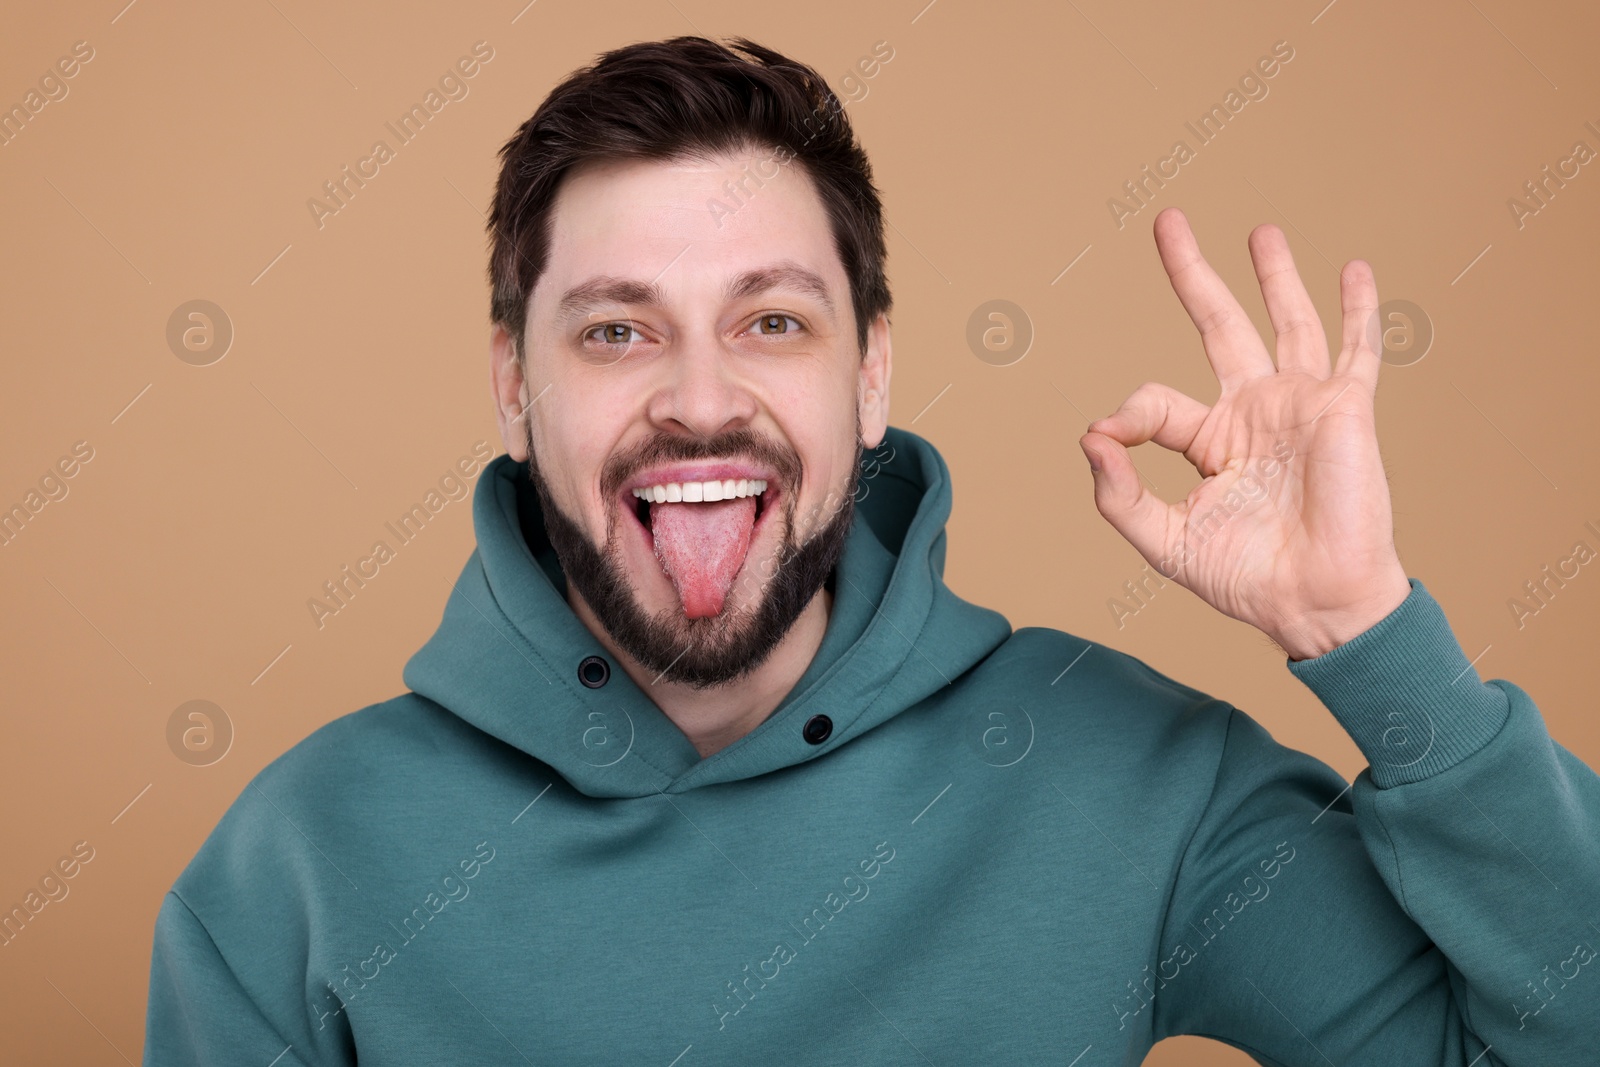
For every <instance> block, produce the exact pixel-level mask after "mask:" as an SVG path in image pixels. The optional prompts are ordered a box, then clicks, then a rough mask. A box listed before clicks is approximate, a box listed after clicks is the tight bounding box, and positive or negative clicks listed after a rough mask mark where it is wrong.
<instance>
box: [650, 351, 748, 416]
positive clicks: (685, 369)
mask: <svg viewBox="0 0 1600 1067" xmlns="http://www.w3.org/2000/svg"><path fill="white" fill-rule="evenodd" d="M735 358H736V357H735V356H733V355H731V354H730V353H728V352H726V351H724V350H723V348H722V347H721V346H719V345H718V344H716V342H715V341H714V340H712V339H709V338H706V339H701V338H686V339H685V340H684V341H683V342H681V343H680V346H679V347H677V348H676V349H675V350H674V351H671V352H668V353H666V358H665V359H663V360H661V361H660V364H661V366H662V377H661V379H660V380H659V382H658V384H657V386H656V388H655V391H654V392H653V393H652V394H651V396H650V401H649V418H650V421H651V422H652V423H653V424H655V425H656V426H657V427H659V428H661V429H664V430H669V431H673V432H678V433H684V432H687V433H691V434H694V435H696V436H698V437H714V436H716V435H717V434H719V433H724V432H726V431H728V430H733V429H738V428H740V427H743V426H746V425H748V424H749V423H750V421H751V420H752V419H754V418H755V415H756V397H755V394H754V393H753V392H752V391H751V390H750V388H749V386H748V383H746V382H745V381H744V380H743V378H742V377H741V375H740V373H739V371H738V368H737V367H736V366H735V365H734V363H733V360H734V359H735Z"/></svg>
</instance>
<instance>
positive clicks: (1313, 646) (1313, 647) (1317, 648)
mask: <svg viewBox="0 0 1600 1067" xmlns="http://www.w3.org/2000/svg"><path fill="white" fill-rule="evenodd" d="M1410 595H1411V581H1410V579H1409V578H1407V577H1406V573H1405V570H1404V569H1403V568H1400V567H1399V566H1398V564H1397V565H1396V568H1395V570H1394V571H1393V572H1391V573H1390V575H1389V576H1388V577H1386V578H1385V579H1384V580H1383V581H1382V582H1380V583H1377V586H1376V587H1375V589H1374V591H1373V593H1372V594H1371V595H1370V596H1369V597H1367V598H1366V599H1364V600H1363V601H1361V602H1360V603H1359V604H1356V605H1352V606H1347V607H1344V608H1340V609H1338V610H1334V611H1317V612H1308V613H1306V614H1303V615H1299V616H1296V617H1295V618H1294V623H1293V625H1292V628H1290V629H1289V630H1287V631H1286V632H1284V633H1279V634H1273V635H1272V638H1273V640H1274V641H1276V642H1277V643H1278V646H1279V647H1280V648H1282V649H1283V650H1284V652H1285V653H1286V654H1287V655H1288V657H1289V658H1290V659H1291V660H1296V661H1299V660H1308V659H1315V658H1316V657H1318V656H1322V655H1326V654H1327V653H1329V652H1332V651H1333V650H1334V649H1336V648H1338V647H1339V646H1340V645H1343V644H1346V643H1348V642H1350V641H1352V640H1354V639H1355V638H1356V637H1358V636H1360V635H1361V634H1363V633H1365V632H1367V631H1368V630H1370V629H1372V627H1374V626H1376V625H1377V624H1378V623H1379V622H1381V621H1383V619H1384V618H1385V617H1386V616H1388V615H1389V614H1391V613H1392V612H1393V611H1394V610H1395V609H1396V608H1398V607H1399V606H1400V605H1401V604H1402V603H1403V602H1404V601H1405V599H1406V597H1408V596H1410Z"/></svg>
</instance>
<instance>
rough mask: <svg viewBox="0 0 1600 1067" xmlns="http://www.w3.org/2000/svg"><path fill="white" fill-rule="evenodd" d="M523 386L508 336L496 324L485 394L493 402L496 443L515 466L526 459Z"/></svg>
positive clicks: (526, 431)
mask: <svg viewBox="0 0 1600 1067" xmlns="http://www.w3.org/2000/svg"><path fill="white" fill-rule="evenodd" d="M523 386H524V381H523V377H522V364H521V362H520V361H519V360H518V359H517V351H516V347H515V346H514V345H513V344H512V343H511V334H510V333H508V332H507V331H506V328H505V327H504V326H500V325H498V324H497V325H496V326H495V328H494V333H493V334H491V335H490V337H489V392H490V394H491V395H492V396H493V398H494V417H495V421H496V422H497V423H498V424H499V426H500V440H501V442H502V443H503V444H504V445H505V448H506V452H507V453H509V454H510V456H511V458H512V459H514V460H516V461H517V462H518V463H525V462H527V459H528V429H527V427H526V426H524V425H523V420H524V419H526V418H527V417H528V394H527V390H526V389H525V388H524V387H523Z"/></svg>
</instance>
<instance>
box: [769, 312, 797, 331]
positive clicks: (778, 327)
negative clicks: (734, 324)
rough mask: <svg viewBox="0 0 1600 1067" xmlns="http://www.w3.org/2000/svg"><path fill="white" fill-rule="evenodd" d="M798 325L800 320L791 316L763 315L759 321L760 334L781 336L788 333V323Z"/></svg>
mask: <svg viewBox="0 0 1600 1067" xmlns="http://www.w3.org/2000/svg"><path fill="white" fill-rule="evenodd" d="M791 322H792V323H794V324H795V325H796V326H799V325H800V320H799V319H796V318H795V317H794V316H793V315H776V314H774V315H763V316H761V319H760V321H759V325H760V327H761V332H762V333H765V334H783V333H788V332H789V327H788V325H787V324H788V323H791Z"/></svg>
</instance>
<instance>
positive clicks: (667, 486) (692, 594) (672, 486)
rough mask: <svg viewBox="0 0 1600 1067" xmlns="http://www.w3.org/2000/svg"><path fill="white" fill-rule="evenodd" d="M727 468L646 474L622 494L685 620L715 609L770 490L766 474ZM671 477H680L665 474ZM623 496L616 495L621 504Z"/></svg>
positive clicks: (759, 524)
mask: <svg viewBox="0 0 1600 1067" xmlns="http://www.w3.org/2000/svg"><path fill="white" fill-rule="evenodd" d="M734 473H736V472H735V471H733V470H714V469H711V468H705V469H701V470H684V471H682V472H679V471H672V472H662V473H661V474H652V475H648V476H646V477H645V478H644V479H641V480H639V481H638V482H636V483H635V484H634V485H633V486H632V487H631V488H629V489H628V490H627V492H628V493H629V494H630V495H631V497H632V499H633V506H632V511H633V515H634V518H635V519H636V520H637V521H638V523H639V526H640V528H641V530H642V531H643V533H644V537H645V544H646V545H647V546H649V548H650V550H651V551H652V553H653V554H654V555H655V558H656V560H657V561H658V562H659V563H660V564H661V569H662V571H663V572H664V573H665V574H666V576H667V578H668V579H669V580H670V581H671V582H672V585H673V588H674V589H675V590H676V591H677V594H678V599H679V600H680V601H681V603H682V605H683V613H684V615H685V616H686V617H687V618H690V619H698V618H706V617H708V616H712V615H717V614H720V613H721V612H722V610H723V607H724V606H725V604H726V602H727V600H728V595H729V593H730V592H731V591H732V589H733V584H734V582H735V580H736V579H737V578H738V576H739V573H740V571H741V570H743V569H744V566H745V561H746V559H747V557H748V556H749V554H750V546H751V545H752V544H753V543H754V542H755V540H756V538H757V536H758V535H759V533H760V532H761V530H762V529H763V526H764V521H765V519H766V516H767V514H768V512H770V511H771V510H772V504H773V502H774V500H775V498H776V497H777V495H778V491H777V489H776V487H775V486H774V487H773V488H772V489H770V490H769V489H768V486H769V484H772V479H771V478H768V477H750V476H748V475H749V474H750V473H752V472H748V471H745V472H737V473H740V474H742V475H743V476H740V477H732V476H727V477H717V475H732V474H734ZM671 475H681V476H680V477H678V478H677V479H676V480H667V478H668V477H669V476H671ZM626 500H627V498H624V503H626Z"/></svg>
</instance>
